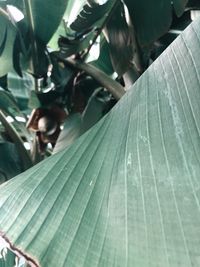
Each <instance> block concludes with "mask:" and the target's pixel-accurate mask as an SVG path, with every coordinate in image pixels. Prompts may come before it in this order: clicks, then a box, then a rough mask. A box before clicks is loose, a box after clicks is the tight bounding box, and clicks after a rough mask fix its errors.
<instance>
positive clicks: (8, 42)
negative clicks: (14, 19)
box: [0, 11, 16, 77]
mask: <svg viewBox="0 0 200 267" xmlns="http://www.w3.org/2000/svg"><path fill="white" fill-rule="evenodd" d="M0 25H1V27H0V77H3V76H4V75H6V74H7V73H8V72H9V71H11V70H13V46H14V42H15V38H16V28H15V27H14V26H13V24H12V23H11V21H9V18H8V17H6V15H5V14H3V13H2V11H1V12H0Z"/></svg>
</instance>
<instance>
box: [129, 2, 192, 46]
mask: <svg viewBox="0 0 200 267" xmlns="http://www.w3.org/2000/svg"><path fill="white" fill-rule="evenodd" d="M124 2H125V3H126V5H127V7H128V9H129V13H130V16H131V19H132V22H133V25H134V27H135V30H136V32H137V36H138V41H139V43H140V45H141V46H146V45H149V44H151V43H152V42H153V41H154V40H157V39H158V38H159V37H160V36H161V35H163V34H164V33H165V32H167V31H168V29H169V27H170V25H171V22H172V12H173V8H175V11H176V14H177V15H178V16H180V15H181V14H182V13H183V11H184V8H185V5H186V4H187V2H188V1H187V0H173V1H171V0H154V1H153V3H152V1H145V0H143V1H137V0H125V1H124Z"/></svg>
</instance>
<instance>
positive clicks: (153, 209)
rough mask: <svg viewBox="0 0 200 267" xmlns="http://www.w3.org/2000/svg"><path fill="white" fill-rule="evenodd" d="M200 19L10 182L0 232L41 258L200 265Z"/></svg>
mask: <svg viewBox="0 0 200 267" xmlns="http://www.w3.org/2000/svg"><path fill="white" fill-rule="evenodd" d="M199 51H200V19H199V20H197V21H196V22H195V23H193V24H192V25H191V26H190V27H189V28H188V29H187V30H186V31H185V32H184V33H183V35H182V36H180V37H179V38H178V39H176V41H175V42H174V43H173V44H172V45H171V46H170V47H169V48H168V49H167V50H166V51H165V52H164V53H163V55H162V56H161V57H160V58H158V60H157V61H156V62H154V64H152V65H151V67H150V68H149V70H147V72H146V73H145V74H144V75H143V76H142V77H141V78H140V79H139V80H138V81H137V82H136V83H135V85H134V87H133V88H132V90H131V91H129V92H128V93H127V94H126V95H125V96H124V97H123V99H122V100H121V101H119V103H118V104H117V105H116V106H115V108H114V109H113V110H112V112H110V113H109V114H108V115H107V116H106V117H105V118H104V119H103V120H101V121H100V122H99V123H98V124H97V125H96V126H95V127H94V128H92V130H90V131H89V132H87V133H86V134H85V135H83V136H82V137H81V138H79V139H78V141H77V142H76V143H75V144H74V145H73V146H71V147H70V148H69V149H68V150H67V151H63V152H61V153H58V154H56V155H55V156H52V157H50V158H49V159H47V160H46V161H45V162H42V163H40V164H38V165H36V166H35V167H34V168H32V169H30V170H28V171H27V172H25V173H23V174H21V175H20V176H18V177H16V178H14V179H12V180H11V181H10V182H8V183H6V184H4V185H2V186H1V188H0V230H1V231H2V235H3V236H4V235H5V236H7V238H9V240H10V242H12V244H13V246H15V247H17V248H18V250H23V251H26V254H27V255H29V256H31V257H32V262H35V263H37V264H38V265H40V266H49V267H51V266H60V267H64V266H65V267H66V266H76V267H78V266H79V267H81V266H84V267H94V266H96V267H102V266H109V267H110V266H119V267H124V266H129V267H133V266H136V267H147V266H148V267H155V266H162V267H163V266H164V267H192V266H193V267H198V266H199V264H200V252H199V247H200V203H199V201H200V194H199V188H200V181H199V173H200V158H199V155H200V142H199V136H200V117H199V111H200V104H199V103H200V90H199V88H200V53H199Z"/></svg>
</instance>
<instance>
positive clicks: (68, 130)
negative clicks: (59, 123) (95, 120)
mask: <svg viewBox="0 0 200 267" xmlns="http://www.w3.org/2000/svg"><path fill="white" fill-rule="evenodd" d="M63 127H64V128H63V130H62V131H61V133H60V135H59V137H58V140H57V142H56V145H55V147H54V150H53V153H54V154H55V153H57V152H59V151H62V150H63V149H65V148H67V147H69V145H71V144H72V143H74V141H75V140H76V139H77V138H78V137H79V136H80V130H81V115H80V114H79V113H75V114H72V115H70V116H69V117H68V118H67V119H66V122H65V123H64V126H63Z"/></svg>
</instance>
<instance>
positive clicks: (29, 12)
mask: <svg viewBox="0 0 200 267" xmlns="http://www.w3.org/2000/svg"><path fill="white" fill-rule="evenodd" d="M24 4H25V8H26V15H27V20H28V24H29V34H30V43H31V67H32V73H33V75H34V81H35V91H36V92H38V91H39V86H38V80H37V78H36V77H35V75H36V73H37V66H38V65H39V60H38V47H37V41H36V38H35V24H34V19H33V13H32V7H31V1H30V0H24Z"/></svg>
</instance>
